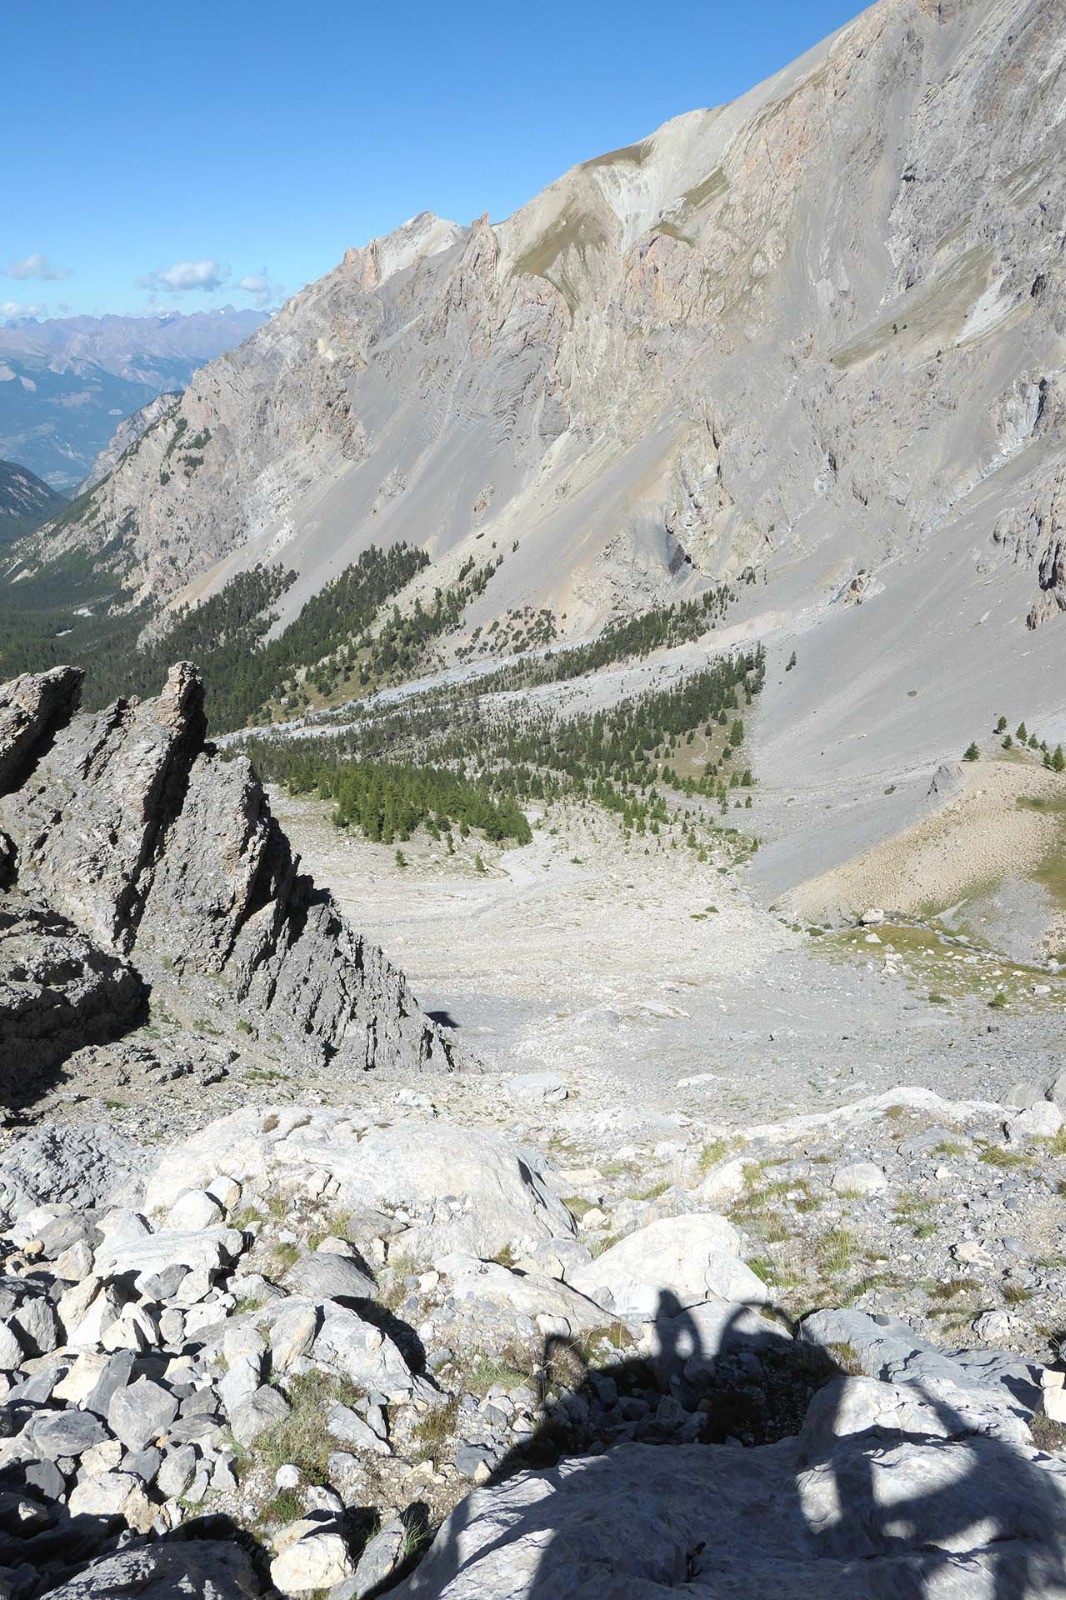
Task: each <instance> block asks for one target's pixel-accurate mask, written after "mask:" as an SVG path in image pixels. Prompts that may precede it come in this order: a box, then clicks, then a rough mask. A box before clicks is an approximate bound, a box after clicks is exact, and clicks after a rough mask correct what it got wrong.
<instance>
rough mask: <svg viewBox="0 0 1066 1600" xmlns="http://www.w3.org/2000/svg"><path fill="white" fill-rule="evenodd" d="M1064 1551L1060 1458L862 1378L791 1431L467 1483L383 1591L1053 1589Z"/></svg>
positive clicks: (516, 1598)
mask: <svg viewBox="0 0 1066 1600" xmlns="http://www.w3.org/2000/svg"><path fill="white" fill-rule="evenodd" d="M856 1386H857V1392H856ZM902 1388H905V1389H906V1391H907V1392H906V1394H904V1395H901V1393H900V1389H902ZM874 1391H881V1393H880V1394H877V1393H875V1392H874ZM842 1506H843V1507H844V1508H845V1509H844V1511H843V1513H842ZM1064 1554H1066V1475H1064V1474H1063V1472H1062V1469H1061V1464H1060V1463H1057V1462H1056V1461H1054V1460H1053V1459H1052V1458H1050V1457H1048V1456H1047V1455H1046V1454H1043V1453H1041V1452H1039V1451H1037V1450H1035V1449H1033V1448H1032V1447H1026V1446H1025V1445H1023V1444H1021V1443H1013V1442H1009V1441H1006V1440H1003V1439H1000V1438H991V1437H988V1436H987V1435H985V1434H983V1433H982V1432H980V1431H979V1430H978V1429H977V1428H973V1427H968V1426H967V1424H966V1422H965V1420H964V1419H962V1418H960V1417H958V1416H952V1415H948V1414H947V1409H946V1408H945V1407H944V1406H943V1405H942V1404H941V1403H938V1402H933V1403H930V1402H925V1401H923V1399H922V1395H921V1390H920V1389H919V1388H918V1387H917V1386H889V1385H884V1384H879V1383H876V1382H871V1381H870V1380H867V1379H859V1380H843V1381H841V1382H840V1383H838V1384H834V1385H831V1386H830V1388H829V1389H827V1390H823V1391H822V1392H821V1393H820V1394H819V1395H818V1396H817V1397H816V1399H815V1403H814V1405H813V1406H812V1408H811V1412H810V1414H809V1416H808V1421H807V1423H806V1424H805V1425H804V1429H803V1433H802V1435H801V1437H800V1439H798V1440H796V1439H787V1440H784V1441H783V1442H781V1443H780V1444H773V1445H763V1446H760V1447H757V1448H753V1449H743V1450H740V1449H728V1448H714V1447H707V1446H703V1445H678V1446H648V1445H632V1446H629V1447H626V1448H623V1449H617V1450H612V1451H608V1452H607V1453H606V1454H604V1455H602V1456H599V1457H594V1458H586V1459H584V1460H580V1459H579V1460H572V1461H567V1462H564V1463H563V1464H562V1465H561V1466H559V1467H557V1468H555V1469H554V1470H552V1471H549V1472H545V1473H541V1474H537V1473H528V1474H524V1475H522V1476H519V1477H517V1478H513V1479H511V1480H509V1481H508V1482H506V1483H504V1484H502V1485H500V1486H499V1487H496V1488H484V1489H475V1490H474V1492H473V1493H472V1494H471V1495H470V1496H469V1498H468V1499H467V1500H466V1501H464V1502H463V1503H462V1504H461V1505H460V1506H459V1507H458V1508H457V1510H456V1511H455V1512H453V1514H452V1516H451V1517H449V1518H448V1519H447V1520H446V1521H445V1523H444V1525H443V1527H442V1528H441V1531H440V1533H439V1534H438V1535H437V1538H436V1539H435V1541H434V1543H433V1546H432V1548H431V1550H430V1552H429V1554H428V1556H427V1557H426V1558H425V1560H424V1561H423V1562H422V1564H421V1566H420V1567H418V1568H417V1569H416V1571H415V1572H414V1573H413V1575H412V1576H411V1577H409V1578H408V1579H407V1580H406V1581H405V1582H404V1583H402V1584H401V1585H400V1586H399V1587H398V1588H397V1589H395V1590H394V1591H393V1594H394V1595H395V1597H396V1600H430V1597H432V1600H549V1597H550V1600H559V1597H563V1596H568V1595H573V1596H577V1595H591V1594H594V1593H595V1594H596V1595H604V1596H607V1595H612V1596H615V1595H617V1596H631V1595H632V1596H636V1595H640V1596H645V1595H646V1596H648V1597H649V1600H650V1597H651V1596H652V1595H658V1594H666V1593H672V1592H675V1591H676V1590H678V1589H679V1588H683V1589H684V1592H685V1593H686V1594H691V1595H692V1596H693V1597H696V1596H699V1597H701V1600H703V1597H706V1600H712V1597H713V1600H750V1597H752V1596H756V1595H759V1596H762V1595H765V1596H775V1597H776V1596H782V1595H788V1596H791V1597H795V1600H883V1597H884V1596H886V1595H914V1596H918V1595H926V1596H929V1597H933V1596H944V1597H945V1600H947V1597H949V1596H955V1595H958V1596H960V1597H961V1596H963V1595H965V1596H966V1597H967V1600H998V1597H999V1596H1006V1595H1010V1596H1011V1600H1048V1597H1049V1596H1050V1595H1053V1594H1054V1595H1057V1594H1058V1593H1060V1592H1061V1591H1062V1587H1063V1574H1064V1573H1066V1564H1064Z"/></svg>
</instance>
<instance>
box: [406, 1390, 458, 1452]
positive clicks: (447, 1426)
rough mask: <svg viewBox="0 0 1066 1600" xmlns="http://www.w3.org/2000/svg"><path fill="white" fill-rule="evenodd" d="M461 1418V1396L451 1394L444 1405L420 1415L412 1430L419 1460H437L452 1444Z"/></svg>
mask: <svg viewBox="0 0 1066 1600" xmlns="http://www.w3.org/2000/svg"><path fill="white" fill-rule="evenodd" d="M458 1420H459V1396H458V1395H457V1394H453V1395H451V1396H450V1397H449V1398H448V1399H447V1400H445V1402H444V1404H443V1405H439V1406H432V1407H431V1408H430V1410H428V1411H427V1412H426V1413H425V1415H424V1416H421V1417H419V1419H418V1421H417V1422H416V1423H415V1425H414V1428H413V1430H412V1433H413V1436H414V1438H415V1440H416V1441H417V1444H418V1460H419V1461H435V1460H436V1459H437V1458H438V1457H439V1456H440V1455H442V1454H443V1452H444V1450H445V1449H447V1448H448V1446H449V1445H450V1444H451V1441H452V1439H453V1438H454V1436H455V1425H456V1423H457V1422H458Z"/></svg>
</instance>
